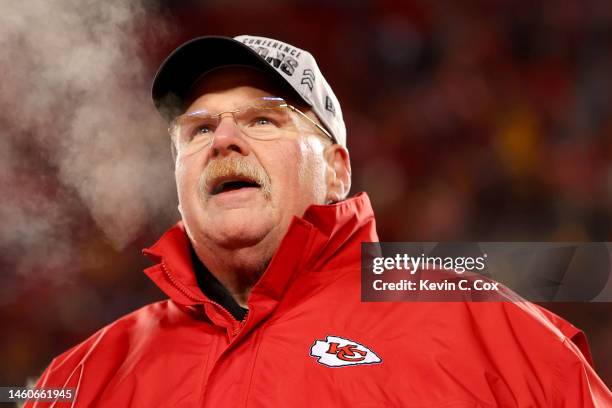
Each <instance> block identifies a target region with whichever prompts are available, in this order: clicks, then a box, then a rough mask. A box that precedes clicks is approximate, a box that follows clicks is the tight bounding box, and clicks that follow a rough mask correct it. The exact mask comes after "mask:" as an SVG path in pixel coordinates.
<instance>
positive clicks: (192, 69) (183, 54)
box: [151, 35, 346, 147]
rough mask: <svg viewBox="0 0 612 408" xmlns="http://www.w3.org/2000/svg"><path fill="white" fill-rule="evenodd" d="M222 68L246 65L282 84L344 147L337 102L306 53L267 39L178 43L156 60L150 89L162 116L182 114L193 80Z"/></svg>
mask: <svg viewBox="0 0 612 408" xmlns="http://www.w3.org/2000/svg"><path fill="white" fill-rule="evenodd" d="M226 66H227V67H230V66H250V67H253V68H255V69H259V70H261V71H263V72H265V73H268V74H269V75H270V76H271V77H272V79H273V80H275V81H276V80H278V82H279V83H280V84H281V85H285V86H286V85H288V87H287V88H288V89H289V90H290V91H291V92H292V93H294V94H296V96H297V97H298V98H299V99H300V100H301V101H303V102H304V103H306V104H307V105H308V106H310V107H311V108H312V110H313V112H314V113H315V114H316V115H317V117H318V118H319V120H320V121H321V123H322V124H323V126H324V127H325V128H326V129H327V130H328V131H329V132H330V133H331V135H332V136H333V137H334V138H335V139H336V142H337V143H338V144H340V145H342V146H344V147H346V127H345V125H344V120H343V118H342V110H341V109H340V103H339V102H338V98H336V95H335V94H334V92H333V91H332V89H331V87H330V86H329V84H328V83H327V81H326V80H325V78H324V77H323V74H321V71H320V70H319V67H318V65H317V62H316V61H315V59H314V57H313V56H312V54H310V53H309V52H308V51H304V50H302V49H300V48H297V47H295V46H293V45H291V44H287V43H285V42H282V41H279V40H274V39H272V38H266V37H256V36H252V35H239V36H237V37H234V38H230V37H219V36H206V37H199V38H195V39H193V40H191V41H188V42H186V43H184V44H183V45H181V46H179V47H178V48H177V49H175V50H174V51H173V52H172V53H171V54H170V55H169V56H168V57H167V58H166V60H165V61H164V62H163V63H162V65H161V66H160V68H159V70H158V71H157V74H156V75H155V79H154V80H153V88H152V91H151V93H152V96H153V101H154V103H155V106H156V107H157V110H158V111H159V112H160V113H161V115H162V116H163V117H164V118H165V119H166V120H171V119H172V118H173V117H174V116H176V115H178V114H180V113H182V112H181V110H182V109H184V104H185V100H186V98H187V95H188V93H189V90H190V88H191V87H192V86H193V84H194V83H195V82H196V81H197V80H198V79H200V78H201V77H202V76H203V75H205V74H206V73H207V72H210V71H213V70H216V69H218V68H222V67H226Z"/></svg>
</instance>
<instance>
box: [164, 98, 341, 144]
mask: <svg viewBox="0 0 612 408" xmlns="http://www.w3.org/2000/svg"><path fill="white" fill-rule="evenodd" d="M258 99H264V100H265V99H268V100H278V101H279V102H280V101H283V102H284V103H281V104H280V105H278V108H288V109H289V110H290V111H292V112H295V113H297V114H299V115H300V116H301V117H303V118H305V119H306V120H308V121H309V122H310V123H311V124H312V125H314V126H315V127H316V128H317V129H318V130H319V131H320V132H321V133H323V135H325V136H326V137H327V138H329V139H330V140H331V141H332V142H333V143H334V144H338V142H337V141H336V138H335V137H334V136H332V134H331V133H330V132H329V131H328V130H327V129H325V128H324V127H323V126H321V125H319V124H318V123H317V122H315V121H314V120H313V119H312V118H311V117H310V116H308V115H307V114H305V113H304V112H302V111H301V110H299V109H298V108H296V107H295V106H293V105H290V104H288V103H287V101H285V100H284V99H283V98H277V97H263V98H258ZM242 110H243V109H234V110H229V111H223V112H219V113H216V114H214V115H210V116H212V117H216V118H218V120H221V115H224V114H226V113H231V114H232V117H234V115H233V114H235V113H238V112H240V111H242ZM200 112H202V111H195V112H191V113H185V114H183V115H196V114H197V113H200ZM183 115H179V116H177V117H176V118H175V119H174V120H173V121H172V122H171V126H170V127H168V133H169V134H170V136H171V137H174V134H173V129H174V126H173V125H172V124H173V123H174V122H175V121H176V119H177V118H179V117H181V116H183ZM234 119H235V117H234ZM213 140H214V136H213V139H211V143H212V141H213ZM172 147H173V149H172V150H173V151H174V150H175V149H176V146H174V142H173V143H172Z"/></svg>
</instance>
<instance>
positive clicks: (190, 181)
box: [174, 161, 201, 203]
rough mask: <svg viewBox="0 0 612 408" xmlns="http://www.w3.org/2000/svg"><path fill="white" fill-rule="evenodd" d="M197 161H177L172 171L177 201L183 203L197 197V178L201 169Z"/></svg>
mask: <svg viewBox="0 0 612 408" xmlns="http://www.w3.org/2000/svg"><path fill="white" fill-rule="evenodd" d="M198 169H199V167H198V166H197V163H196V162H195V161H194V163H188V162H185V161H180V162H177V164H176V169H175V171H174V177H175V179H176V188H177V192H178V198H179V202H181V203H185V202H189V201H190V200H193V199H197V198H198V180H199V175H200V174H201V171H200V170H198Z"/></svg>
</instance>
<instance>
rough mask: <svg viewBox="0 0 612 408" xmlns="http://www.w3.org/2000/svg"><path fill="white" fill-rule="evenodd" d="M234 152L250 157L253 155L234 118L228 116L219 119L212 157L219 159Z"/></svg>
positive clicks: (211, 152) (212, 147)
mask: <svg viewBox="0 0 612 408" xmlns="http://www.w3.org/2000/svg"><path fill="white" fill-rule="evenodd" d="M232 152H236V153H238V154H241V155H243V156H248V155H249V154H250V153H251V148H250V146H249V144H248V142H247V141H246V140H245V138H244V135H243V134H242V131H241V130H240V128H239V127H238V125H237V124H236V121H235V120H234V116H233V115H231V114H228V115H224V116H222V117H221V118H220V119H219V125H218V126H217V129H215V137H214V138H213V141H212V145H211V149H210V154H211V156H212V157H218V156H228V155H230V154H231V153H232Z"/></svg>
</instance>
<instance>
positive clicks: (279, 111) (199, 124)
mask: <svg viewBox="0 0 612 408" xmlns="http://www.w3.org/2000/svg"><path fill="white" fill-rule="evenodd" d="M292 113H297V116H296V115H293V114H292ZM227 114H230V115H232V116H233V118H234V122H235V123H236V125H237V126H238V127H239V128H240V130H241V131H242V133H243V134H244V135H246V136H248V137H250V138H252V139H256V140H274V139H278V138H281V137H283V136H285V135H288V134H291V133H297V132H299V130H300V128H301V127H302V126H300V123H298V121H297V118H298V117H299V118H303V119H306V120H307V121H308V124H309V125H314V126H315V128H316V129H318V130H319V131H320V132H321V133H323V134H324V135H325V136H326V137H328V138H329V139H331V140H332V141H333V142H334V143H336V140H335V139H334V137H333V136H332V135H331V134H330V133H329V132H328V131H327V130H326V129H325V128H324V127H322V126H321V125H319V124H318V123H316V122H315V121H314V120H312V119H311V118H310V117H309V116H308V115H306V114H305V113H303V112H302V111H300V110H299V109H297V108H296V107H294V106H291V105H289V104H288V103H287V102H285V101H284V100H283V99H281V98H276V97H264V98H259V99H256V100H254V101H253V102H251V103H250V104H248V105H245V106H242V107H239V108H236V109H234V110H231V111H225V112H219V113H211V112H209V111H207V110H200V111H196V112H191V113H186V114H183V115H180V116H178V117H177V118H175V119H174V120H173V121H172V123H171V124H170V128H169V129H168V132H169V133H170V136H171V137H172V140H173V142H174V146H175V147H176V149H177V152H178V153H180V154H191V153H195V152H197V151H199V150H200V149H202V148H204V147H206V146H208V145H210V144H211V143H212V141H213V139H214V138H215V133H216V131H217V128H218V127H219V124H220V122H221V119H222V118H223V116H224V115H227Z"/></svg>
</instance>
